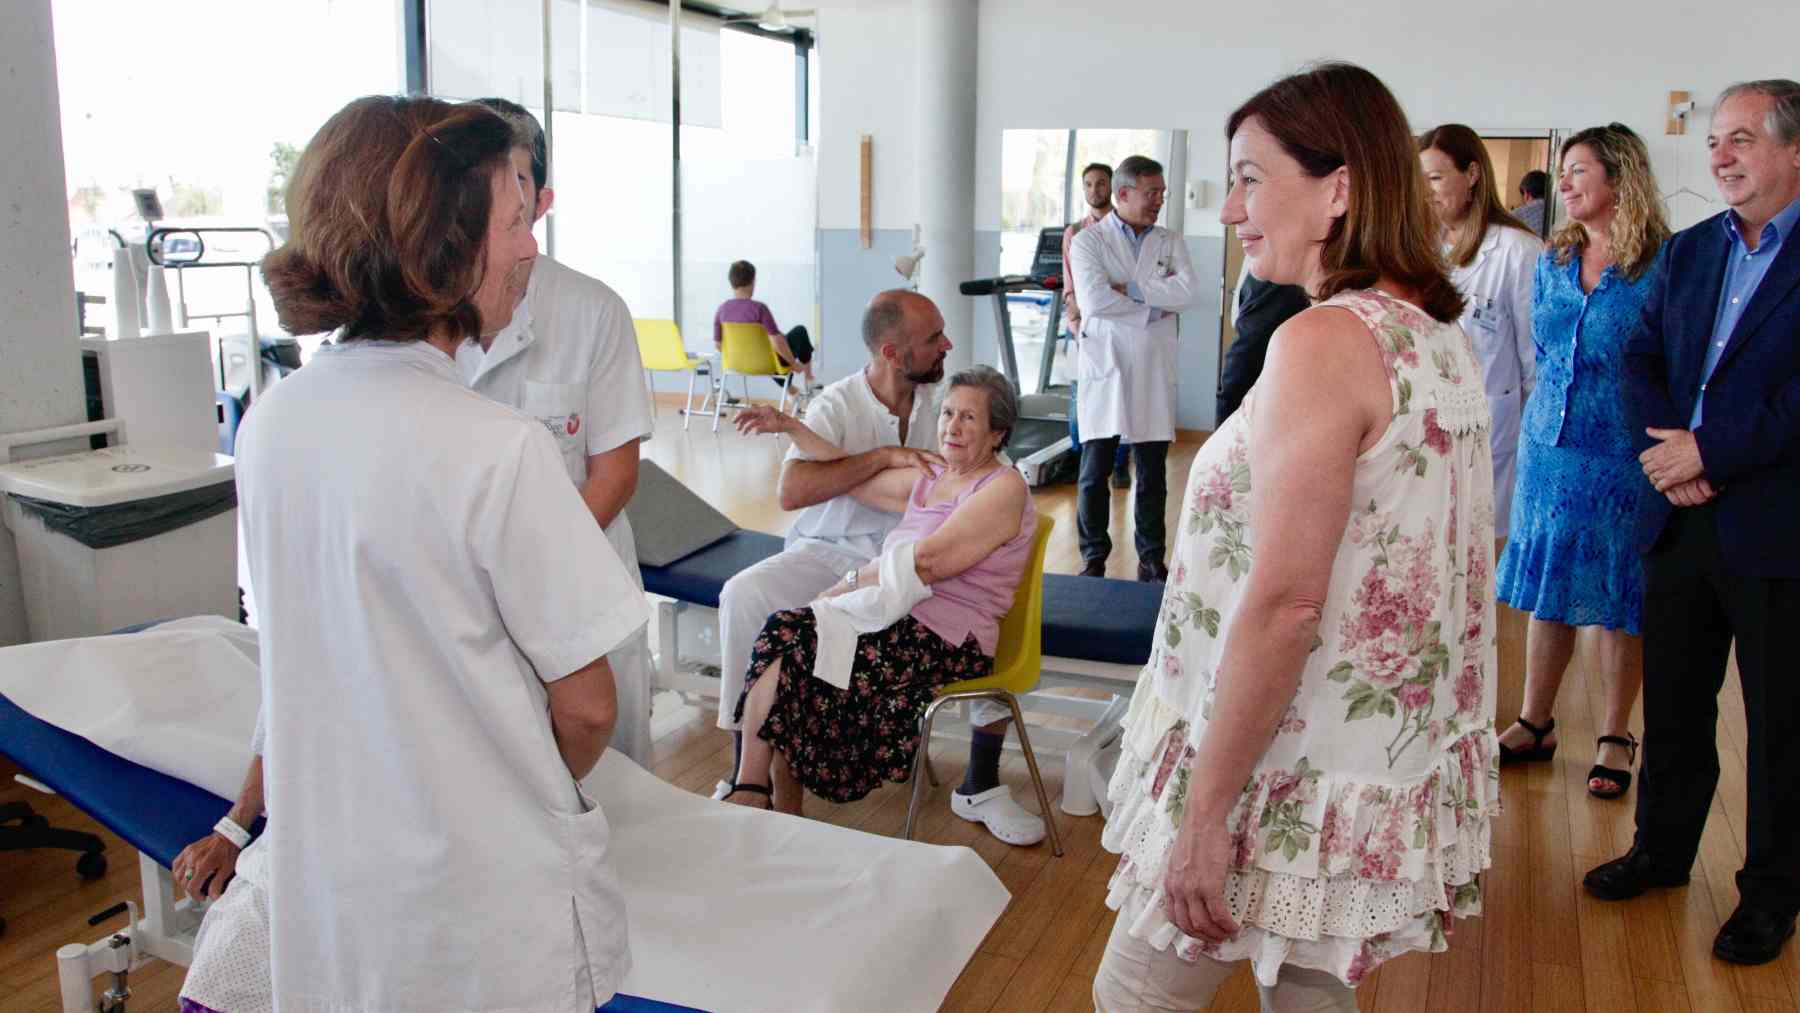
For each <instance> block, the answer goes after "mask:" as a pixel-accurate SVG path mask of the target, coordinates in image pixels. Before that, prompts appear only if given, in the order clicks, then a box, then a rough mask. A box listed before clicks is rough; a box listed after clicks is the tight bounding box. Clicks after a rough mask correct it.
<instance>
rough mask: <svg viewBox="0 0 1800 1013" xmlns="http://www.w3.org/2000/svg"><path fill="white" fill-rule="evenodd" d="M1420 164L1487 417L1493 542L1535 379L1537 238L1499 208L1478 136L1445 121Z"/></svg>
mask: <svg viewBox="0 0 1800 1013" xmlns="http://www.w3.org/2000/svg"><path fill="white" fill-rule="evenodd" d="M1419 165H1420V167H1421V168H1422V169H1424V170H1425V181H1426V182H1427V183H1428V184H1430V188H1431V206H1432V209H1433V210H1435V211H1436V212H1437V215H1438V220H1439V221H1440V222H1442V223H1443V229H1444V231H1443V235H1442V240H1443V246H1444V256H1445V258H1446V259H1447V260H1448V261H1449V263H1450V281H1451V283H1452V284H1454V285H1455V286H1456V289H1457V291H1459V292H1461V293H1462V295H1463V300H1464V303H1465V307H1464V309H1463V315H1462V320H1461V321H1460V322H1461V324H1462V329H1463V330H1464V331H1465V332H1467V333H1468V335H1469V338H1470V340H1471V341H1473V342H1474V343H1475V357H1476V358H1477V359H1478V360H1480V362H1481V371H1482V381H1483V384H1484V386H1485V387H1486V389H1487V399H1488V411H1489V412H1490V413H1491V414H1492V416H1493V420H1494V423H1493V428H1492V429H1491V430H1489V431H1488V432H1489V441H1490V445H1491V446H1492V448H1493V451H1494V537H1495V538H1505V537H1506V536H1507V533H1508V531H1510V530H1511V527H1510V524H1509V519H1510V518H1511V517H1512V495H1513V473H1514V471H1515V469H1516V467H1517V464H1518V459H1519V418H1520V416H1521V415H1522V414H1523V412H1524V409H1525V399H1526V398H1527V397H1529V396H1530V394H1531V387H1532V384H1533V383H1534V382H1535V381H1536V377H1537V350H1536V348H1535V347H1534V346H1533V344H1532V340H1531V282H1532V278H1533V277H1534V275H1535V272H1536V270H1537V258H1538V254H1540V253H1543V252H1544V241H1543V240H1541V239H1539V238H1538V237H1537V236H1536V235H1535V234H1534V233H1532V231H1531V230H1530V229H1529V228H1527V227H1526V225H1525V223H1524V222H1521V221H1519V220H1518V219H1517V218H1514V217H1513V215H1512V213H1511V212H1509V211H1507V210H1506V205H1504V204H1502V203H1500V191H1499V189H1498V186H1497V183H1496V181H1495V178H1494V163H1493V160H1492V159H1490V158H1489V157H1488V153H1487V147H1486V146H1485V145H1483V144H1482V143H1481V135H1479V134H1477V133H1476V132H1475V131H1473V130H1471V129H1469V128H1468V127H1465V126H1463V125H1462V124H1460V123H1446V124H1445V125H1443V126H1441V127H1437V128H1434V129H1432V130H1428V131H1426V132H1425V133H1424V134H1423V135H1421V136H1420V138H1419Z"/></svg>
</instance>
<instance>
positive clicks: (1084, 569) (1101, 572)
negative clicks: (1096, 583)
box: [1081, 559, 1106, 577]
mask: <svg viewBox="0 0 1800 1013" xmlns="http://www.w3.org/2000/svg"><path fill="white" fill-rule="evenodd" d="M1081 575H1082V576H1083V577H1104V576H1106V560H1104V559H1090V560H1088V561H1087V562H1085V563H1083V564H1081Z"/></svg>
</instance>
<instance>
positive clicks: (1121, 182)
mask: <svg viewBox="0 0 1800 1013" xmlns="http://www.w3.org/2000/svg"><path fill="white" fill-rule="evenodd" d="M1162 174H1163V167H1162V163H1161V162H1158V161H1157V160H1156V159H1154V158H1151V157H1149V156H1148V155H1128V156H1126V158H1125V160H1124V161H1123V162H1120V163H1119V165H1118V168H1115V169H1114V170H1113V174H1112V177H1113V193H1118V192H1119V191H1120V190H1123V189H1125V188H1126V187H1128V186H1137V185H1138V180H1140V179H1142V178H1143V177H1145V176H1160V175H1162Z"/></svg>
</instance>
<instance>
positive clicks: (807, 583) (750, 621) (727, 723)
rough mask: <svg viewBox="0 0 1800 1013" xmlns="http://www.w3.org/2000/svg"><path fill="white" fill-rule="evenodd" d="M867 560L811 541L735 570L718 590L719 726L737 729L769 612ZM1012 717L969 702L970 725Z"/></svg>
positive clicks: (794, 603)
mask: <svg viewBox="0 0 1800 1013" xmlns="http://www.w3.org/2000/svg"><path fill="white" fill-rule="evenodd" d="M867 562H868V560H867V559H865V558H863V557H861V556H858V555H854V554H851V553H846V552H841V551H838V550H834V549H831V548H828V547H826V546H823V545H820V544H818V543H816V542H801V543H799V544H796V545H791V546H789V547H788V548H786V549H783V550H782V551H781V552H780V553H777V554H776V555H773V556H770V557H769V558H768V559H765V560H763V561H762V562H760V563H758V564H756V565H755V566H752V567H750V568H749V569H747V570H741V571H739V572H738V573H737V574H736V575H735V576H733V577H732V578H731V579H730V580H728V581H726V582H725V586H724V588H722V589H721V590H720V591H719V727H720V728H724V729H727V730H729V731H737V730H738V722H736V721H734V720H733V719H732V718H733V715H734V714H735V713H736V712H737V705H738V697H740V696H742V695H743V693H744V676H745V675H747V674H748V673H749V669H750V648H751V647H752V646H754V645H755V644H756V637H757V634H759V633H761V632H762V628H763V624H764V623H766V622H768V621H769V615H770V614H771V613H774V612H780V611H781V610H783V609H795V608H801V607H803V606H806V605H809V604H811V603H812V600H813V599H814V598H817V597H818V596H819V595H820V594H822V593H824V592H826V591H828V590H830V589H831V588H832V587H834V586H836V584H837V582H838V581H840V580H843V579H844V573H845V571H847V570H850V569H851V568H853V567H860V566H862V565H863V564H864V563H867ZM1010 717H1012V712H1011V711H1009V710H1007V709H1006V708H1005V707H1003V706H1001V705H999V704H995V703H989V702H988V701H986V700H979V701H976V702H975V703H973V704H971V705H970V706H969V720H970V722H971V723H972V724H975V725H987V724H992V723H993V722H995V721H1001V720H1004V719H1006V718H1010Z"/></svg>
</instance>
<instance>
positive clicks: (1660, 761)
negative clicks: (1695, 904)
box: [1637, 506, 1800, 915]
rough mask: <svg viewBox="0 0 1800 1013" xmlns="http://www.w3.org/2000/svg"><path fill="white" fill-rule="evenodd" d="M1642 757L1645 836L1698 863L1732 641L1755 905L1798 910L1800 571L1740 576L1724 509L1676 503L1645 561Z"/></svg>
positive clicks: (1746, 882)
mask: <svg viewBox="0 0 1800 1013" xmlns="http://www.w3.org/2000/svg"><path fill="white" fill-rule="evenodd" d="M1646 566H1647V572H1646V581H1645V591H1644V747H1643V749H1644V757H1643V766H1642V768H1641V770H1640V786H1639V788H1638V800H1637V843H1638V845H1639V847H1641V848H1643V849H1644V850H1645V851H1646V852H1648V853H1649V855H1650V857H1651V858H1652V859H1653V860H1654V861H1655V862H1656V864H1657V865H1658V866H1660V867H1662V868H1663V869H1664V870H1665V871H1671V872H1673V871H1680V870H1686V869H1689V868H1691V867H1692V866H1693V863H1694V858H1695V856H1696V855H1697V854H1698V853H1699V850H1700V834H1701V831H1702V830H1703V829H1705V826H1706V816H1707V809H1708V807H1709V806H1710V805H1711V804H1712V798H1713V790H1714V788H1715V787H1716V786H1717V784H1718V781H1719V750H1718V733H1717V730H1716V728H1715V726H1716V724H1717V723H1718V716H1719V703H1718V696H1719V688H1720V687H1721V686H1722V685H1723V684H1724V681H1725V663H1726V658H1727V655H1728V654H1729V652H1730V650H1731V644H1732V640H1733V639H1736V641H1737V664H1738V675H1739V679H1740V682H1741V684H1742V687H1743V691H1744V719H1745V722H1746V724H1747V725H1748V729H1747V731H1748V735H1747V736H1746V738H1747V742H1746V747H1747V749H1748V753H1749V755H1748V756H1747V757H1746V761H1747V764H1746V765H1747V766H1748V768H1749V769H1748V772H1747V773H1748V784H1747V787H1748V791H1747V796H1748V805H1747V808H1748V812H1747V813H1746V820H1745V822H1746V825H1747V827H1748V837H1749V840H1748V841H1747V842H1746V845H1745V848H1744V851H1745V855H1744V867H1743V869H1741V870H1740V871H1739V872H1738V874H1737V886H1738V893H1739V895H1740V896H1741V897H1742V898H1743V900H1744V902H1745V903H1746V904H1750V905H1753V906H1759V907H1766V908H1770V909H1773V910H1775V911H1778V912H1781V913H1783V914H1788V915H1791V914H1793V913H1794V912H1795V911H1796V910H1800V811H1796V808H1795V806H1796V802H1797V800H1800V580H1775V579H1764V578H1755V577H1745V576H1741V575H1738V574H1733V573H1731V572H1730V571H1729V570H1728V569H1727V567H1726V566H1725V564H1724V561H1723V558H1722V557H1721V555H1720V552H1719V531H1718V520H1717V511H1716V510H1714V509H1713V508H1712V507H1710V506H1705V507H1692V508H1687V509H1681V510H1677V511H1676V512H1675V514H1674V516H1673V517H1671V518H1670V520H1669V527H1668V529H1667V530H1665V531H1664V532H1663V535H1662V538H1661V540H1660V541H1659V542H1658V543H1657V545H1656V548H1655V549H1654V550H1653V551H1652V552H1651V553H1650V555H1649V558H1648V559H1647V560H1646Z"/></svg>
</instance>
